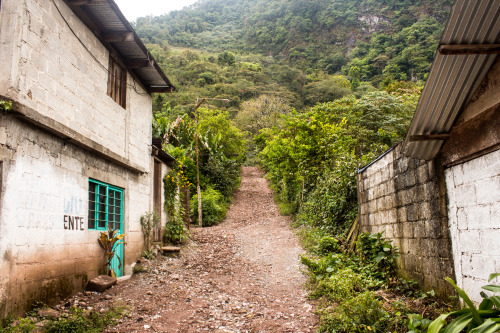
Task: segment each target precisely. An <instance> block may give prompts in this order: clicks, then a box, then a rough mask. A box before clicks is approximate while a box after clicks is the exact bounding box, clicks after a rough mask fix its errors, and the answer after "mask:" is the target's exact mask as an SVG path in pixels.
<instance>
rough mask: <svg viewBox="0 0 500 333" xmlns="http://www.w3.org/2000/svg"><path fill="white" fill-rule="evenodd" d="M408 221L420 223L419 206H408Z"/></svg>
mask: <svg viewBox="0 0 500 333" xmlns="http://www.w3.org/2000/svg"><path fill="white" fill-rule="evenodd" d="M406 220H407V221H410V222H412V221H418V206H417V205H416V204H412V205H408V206H407V209H406Z"/></svg>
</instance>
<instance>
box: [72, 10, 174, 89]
mask: <svg viewBox="0 0 500 333" xmlns="http://www.w3.org/2000/svg"><path fill="white" fill-rule="evenodd" d="M64 1H65V2H66V4H67V5H68V6H69V8H71V10H72V11H73V12H74V13H75V15H76V16H78V17H79V18H80V20H82V22H83V23H85V25H87V27H88V28H89V29H90V30H91V31H92V32H93V33H94V35H95V36H96V37H97V38H98V39H99V40H100V41H101V42H102V43H103V45H105V46H106V47H107V48H108V49H109V50H112V51H113V52H114V53H116V54H117V55H118V57H119V58H120V60H121V61H122V62H123V64H124V65H125V66H126V67H127V69H128V70H129V71H130V72H131V73H133V74H134V76H135V77H137V78H138V80H139V81H140V82H141V84H142V85H143V86H144V87H145V89H146V90H147V91H148V92H149V93H166V92H172V91H175V87H174V86H173V84H172V83H171V82H170V80H169V79H168V78H167V76H166V75H165V73H164V72H163V70H162V69H161V68H160V66H159V65H158V64H157V63H156V61H155V60H154V58H153V56H152V55H151V54H150V53H149V51H148V50H147V49H146V46H144V44H143V43H142V41H141V40H140V38H139V37H138V36H137V34H136V33H135V31H134V29H133V28H132V26H131V25H130V23H129V22H128V21H127V19H126V18H125V16H124V15H123V14H122V12H121V11H120V9H119V8H118V5H117V4H116V3H115V2H114V0H64Z"/></svg>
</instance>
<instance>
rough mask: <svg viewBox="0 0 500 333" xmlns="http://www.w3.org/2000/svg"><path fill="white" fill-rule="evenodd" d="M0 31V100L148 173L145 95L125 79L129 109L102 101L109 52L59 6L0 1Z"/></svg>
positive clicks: (37, 0) (34, 0) (40, 0)
mask: <svg viewBox="0 0 500 333" xmlns="http://www.w3.org/2000/svg"><path fill="white" fill-rule="evenodd" d="M59 11H60V13H59ZM63 18H64V19H65V20H66V21H67V22H68V24H66V22H65V21H64V19H63ZM71 29H72V30H73V31H74V32H75V34H73V32H72V31H71ZM0 31H1V33H0V48H1V50H0V51H1V54H2V66H0V74H1V75H0V77H1V79H0V95H4V96H6V97H8V98H10V99H12V100H14V101H17V102H19V103H21V104H23V105H26V106H27V107H29V108H32V109H34V110H36V111H37V112H38V113H40V114H41V115H43V116H46V117H49V118H50V119H53V120H55V121H56V122H57V123H58V124H61V125H64V126H66V127H69V128H71V129H72V130H74V131H75V132H77V133H80V134H81V135H83V136H84V137H86V138H89V139H90V140H92V141H94V142H96V143H98V144H100V145H102V146H104V147H107V148H108V149H109V150H111V151H112V152H113V153H116V154H118V155H120V156H122V157H124V158H126V159H127V160H130V161H131V162H133V163H135V164H137V165H139V166H140V167H142V168H143V169H146V170H147V169H148V168H149V154H148V153H149V152H148V151H147V149H144V147H146V146H148V145H150V144H151V142H150V140H151V135H150V131H151V125H150V124H151V118H150V117H151V101H152V99H151V96H150V95H149V94H147V93H145V92H144V91H143V89H142V88H141V85H140V84H139V83H138V82H134V79H133V77H132V76H131V75H130V74H128V77H127V83H128V84H129V85H128V87H127V93H126V94H127V103H126V104H127V110H125V109H123V108H122V107H121V106H120V105H119V104H118V103H116V102H115V101H114V100H113V99H112V98H111V97H109V96H108V95H107V85H108V65H109V52H108V50H107V49H106V48H105V47H104V45H102V44H101V42H100V41H99V40H98V39H97V37H96V36H95V35H94V34H93V33H92V32H91V31H90V30H89V29H88V28H87V27H86V26H85V25H84V23H83V22H81V21H80V19H79V18H77V17H76V15H75V14H74V13H73V12H72V11H71V9H70V8H69V7H68V6H67V5H66V4H65V2H64V1H63V0H55V1H54V2H53V1H47V0H26V1H23V2H20V1H17V0H3V1H2V12H1V20H0ZM75 35H76V36H75ZM89 51H90V52H89ZM133 87H135V88H133ZM135 89H137V91H138V92H139V93H137V92H136V91H135Z"/></svg>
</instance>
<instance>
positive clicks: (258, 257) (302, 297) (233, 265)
mask: <svg viewBox="0 0 500 333" xmlns="http://www.w3.org/2000/svg"><path fill="white" fill-rule="evenodd" d="M289 224H290V220H289V219H288V218H286V217H282V216H280V215H279V213H278V210H277V208H276V205H275V204H274V202H273V198H272V192H271V191H270V189H269V188H268V186H267V182H266V180H265V179H263V178H262V174H261V173H260V172H259V171H258V169H256V168H250V167H248V168H244V169H243V179H242V186H241V188H240V190H239V191H238V193H237V194H236V198H235V200H234V202H233V205H232V206H231V209H230V211H229V213H228V216H227V218H226V220H225V221H224V222H223V223H222V224H220V225H219V226H216V227H212V228H204V229H195V230H193V236H194V237H193V242H192V243H191V244H190V245H189V246H187V247H186V248H184V249H183V252H182V256H181V257H180V258H165V259H162V260H159V261H156V262H155V264H154V265H152V267H151V269H150V271H149V272H148V273H142V274H136V275H134V276H133V277H132V278H131V279H130V280H127V281H125V282H123V283H120V284H119V285H117V286H115V287H114V288H112V289H111V290H109V291H108V292H107V293H106V295H111V296H112V297H110V296H105V295H99V296H98V295H94V298H95V300H96V301H97V303H96V304H93V305H94V306H95V307H96V310H100V309H101V308H105V307H106V306H107V305H108V304H109V303H111V302H116V301H118V300H120V299H121V301H123V302H125V303H126V304H128V305H129V306H130V308H131V313H130V315H129V316H127V317H125V318H123V319H122V320H121V323H120V324H119V325H118V326H116V327H113V328H110V329H109V330H108V332H154V331H156V332H294V333H298V332H314V331H315V328H316V322H317V318H316V316H315V315H314V314H313V305H312V304H311V303H310V302H309V301H307V299H306V292H305V290H304V282H305V277H304V276H303V274H302V273H301V272H300V270H301V269H302V268H301V265H300V263H299V255H300V254H301V253H302V249H301V247H300V245H299V243H298V241H297V238H296V236H295V235H294V234H293V232H292V231H291V230H290V228H289Z"/></svg>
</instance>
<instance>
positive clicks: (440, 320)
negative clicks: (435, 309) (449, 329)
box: [427, 314, 449, 333]
mask: <svg viewBox="0 0 500 333" xmlns="http://www.w3.org/2000/svg"><path fill="white" fill-rule="evenodd" d="M448 316H449V314H442V315H440V316H439V317H437V318H436V319H435V320H434V321H433V322H432V323H431V324H430V325H429V329H428V330H427V333H439V332H440V331H441V328H442V327H443V326H444V325H445V324H446V318H448Z"/></svg>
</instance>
